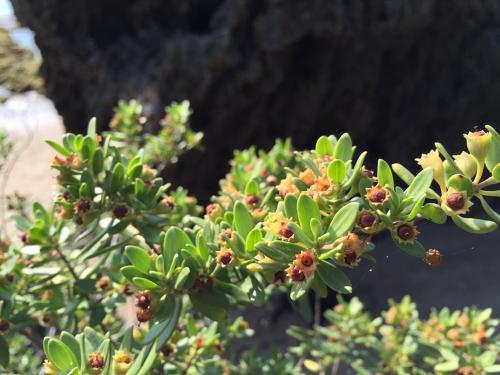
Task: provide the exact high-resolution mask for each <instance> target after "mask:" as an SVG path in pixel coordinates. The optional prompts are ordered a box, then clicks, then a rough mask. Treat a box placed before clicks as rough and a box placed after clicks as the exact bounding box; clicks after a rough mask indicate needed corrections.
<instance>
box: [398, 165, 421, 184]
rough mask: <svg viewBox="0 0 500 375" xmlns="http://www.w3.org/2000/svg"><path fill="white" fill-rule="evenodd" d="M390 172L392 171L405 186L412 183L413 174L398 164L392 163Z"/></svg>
mask: <svg viewBox="0 0 500 375" xmlns="http://www.w3.org/2000/svg"><path fill="white" fill-rule="evenodd" d="M392 170H393V171H394V173H396V175H397V176H398V177H399V178H400V179H401V180H403V182H404V183H405V184H406V185H410V184H411V182H412V181H413V179H414V178H415V176H414V175H413V173H411V172H410V171H409V170H408V169H406V168H405V167H404V166H403V165H401V164H398V163H394V164H393V165H392Z"/></svg>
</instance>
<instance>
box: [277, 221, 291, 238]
mask: <svg viewBox="0 0 500 375" xmlns="http://www.w3.org/2000/svg"><path fill="white" fill-rule="evenodd" d="M279 235H280V237H281V238H283V239H286V240H289V239H290V238H292V236H293V231H292V230H291V229H290V227H289V226H288V225H286V224H285V225H283V226H282V227H281V229H280V231H279Z"/></svg>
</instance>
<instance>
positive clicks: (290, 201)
mask: <svg viewBox="0 0 500 375" xmlns="http://www.w3.org/2000/svg"><path fill="white" fill-rule="evenodd" d="M285 215H286V217H288V218H289V219H292V220H293V221H299V215H298V214H297V197H296V196H295V195H292V194H288V195H287V196H286V197H285Z"/></svg>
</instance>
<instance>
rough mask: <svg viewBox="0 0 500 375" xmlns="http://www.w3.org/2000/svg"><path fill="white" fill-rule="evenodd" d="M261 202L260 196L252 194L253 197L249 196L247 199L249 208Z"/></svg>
mask: <svg viewBox="0 0 500 375" xmlns="http://www.w3.org/2000/svg"><path fill="white" fill-rule="evenodd" d="M259 202H260V199H259V197H258V196H256V195H254V194H251V195H247V196H246V197H245V203H246V204H247V205H248V206H255V205H257V204H258V203H259Z"/></svg>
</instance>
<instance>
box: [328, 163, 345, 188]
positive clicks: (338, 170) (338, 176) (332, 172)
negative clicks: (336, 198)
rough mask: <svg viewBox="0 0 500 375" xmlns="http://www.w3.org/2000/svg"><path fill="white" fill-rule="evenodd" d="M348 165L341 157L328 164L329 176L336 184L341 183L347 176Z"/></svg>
mask: <svg viewBox="0 0 500 375" xmlns="http://www.w3.org/2000/svg"><path fill="white" fill-rule="evenodd" d="M346 171H347V169H346V165H345V163H344V162H343V161H342V160H340V159H335V160H334V161H332V162H331V163H330V164H329V165H328V169H327V172H328V176H329V177H330V178H331V179H332V181H333V182H334V183H335V184H336V185H340V184H341V183H342V181H344V179H345V177H346Z"/></svg>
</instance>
